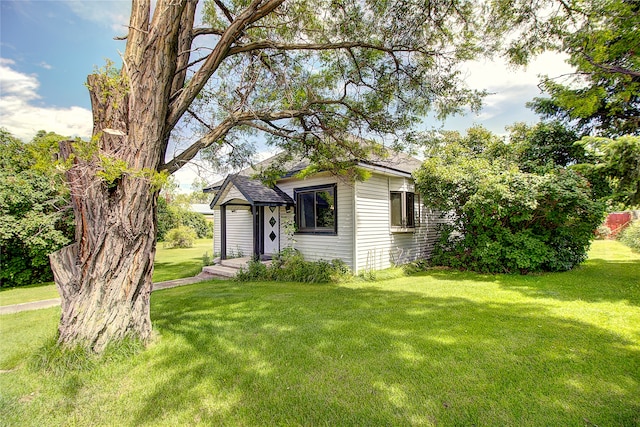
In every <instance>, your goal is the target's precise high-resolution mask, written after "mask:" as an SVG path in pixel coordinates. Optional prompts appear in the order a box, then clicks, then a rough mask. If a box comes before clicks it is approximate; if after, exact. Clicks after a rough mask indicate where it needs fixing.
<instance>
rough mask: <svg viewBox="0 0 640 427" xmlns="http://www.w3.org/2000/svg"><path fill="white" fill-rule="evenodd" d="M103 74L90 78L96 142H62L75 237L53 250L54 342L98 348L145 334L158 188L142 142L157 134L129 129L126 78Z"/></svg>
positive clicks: (151, 157) (154, 163) (155, 157)
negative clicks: (57, 310) (57, 313)
mask: <svg viewBox="0 0 640 427" xmlns="http://www.w3.org/2000/svg"><path fill="white" fill-rule="evenodd" d="M112 78H113V77H112ZM109 79H110V78H109V77H108V76H105V75H92V76H89V79H88V87H89V90H90V93H91V100H92V106H93V111H94V141H93V142H90V143H82V142H74V141H63V142H61V144H60V152H61V154H62V157H63V158H64V159H66V160H67V161H68V162H72V166H71V167H70V169H69V170H68V172H67V181H68V184H69V187H70V189H71V199H72V203H73V208H74V213H75V223H76V243H75V244H73V245H71V246H68V247H66V248H63V249H62V250H60V251H58V252H56V253H54V254H52V256H51V266H52V269H53V273H54V277H55V281H56V284H57V286H58V290H59V292H60V295H61V299H62V316H61V320H60V325H59V339H58V340H59V343H60V344H63V345H68V346H75V345H81V346H83V347H87V348H90V349H92V350H93V351H96V352H100V351H102V350H104V348H105V346H106V345H107V344H108V343H109V342H111V341H114V340H120V339H123V338H125V337H134V338H137V339H141V340H146V339H147V338H148V337H149V336H150V334H151V321H150V315H149V296H150V293H151V287H152V282H151V276H152V273H153V258H154V254H155V236H156V214H155V212H156V201H157V195H158V190H157V188H155V187H154V186H153V182H152V180H151V178H152V176H153V175H154V174H155V173H157V172H155V171H156V170H157V167H158V165H159V163H160V158H159V156H160V154H159V153H155V152H154V151H153V149H149V148H148V147H149V146H151V147H156V146H157V139H158V138H160V137H161V136H160V135H158V134H157V133H154V132H153V129H149V127H148V126H144V127H143V126H138V128H139V129H141V130H143V131H142V132H141V131H140V130H139V131H138V132H135V130H134V126H131V121H130V120H129V119H128V118H129V116H130V111H129V108H131V106H132V105H131V103H130V99H129V95H128V90H129V89H128V88H127V87H126V84H124V82H125V81H126V79H124V80H123V84H118V83H115V84H114V83H113V81H109ZM116 81H117V79H116ZM107 83H108V84H109V85H110V87H109V93H108V94H107V92H106V90H105V84H107ZM138 114H140V113H138ZM137 118H139V116H137ZM149 137H151V139H150V140H149V139H148V138H149ZM154 138H155V139H156V140H155V141H154V140H153V139H154ZM96 142H97V147H96V145H95V144H96ZM156 151H158V150H157V149H156ZM116 161H120V163H117V162H116Z"/></svg>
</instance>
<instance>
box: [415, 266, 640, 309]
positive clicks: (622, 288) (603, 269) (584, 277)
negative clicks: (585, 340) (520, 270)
mask: <svg viewBox="0 0 640 427" xmlns="http://www.w3.org/2000/svg"><path fill="white" fill-rule="evenodd" d="M419 275H423V276H429V277H433V278H436V279H438V280H443V281H453V282H457V283H460V282H463V281H465V280H471V281H474V282H495V283H499V284H500V285H501V286H502V287H503V288H505V289H509V290H515V291H518V292H521V293H522V294H523V295H526V296H528V297H534V298H536V297H541V298H553V299H557V300H560V301H574V300H582V301H589V302H601V301H610V302H619V301H627V302H629V303H630V304H632V305H635V306H640V260H628V261H608V260H604V259H598V258H596V259H590V260H588V261H587V262H585V263H584V264H581V265H579V266H578V267H576V268H575V269H573V270H571V271H566V272H561V273H544V274H529V275H517V274H496V275H488V274H476V273H472V272H461V271H455V270H430V271H428V272H425V273H419Z"/></svg>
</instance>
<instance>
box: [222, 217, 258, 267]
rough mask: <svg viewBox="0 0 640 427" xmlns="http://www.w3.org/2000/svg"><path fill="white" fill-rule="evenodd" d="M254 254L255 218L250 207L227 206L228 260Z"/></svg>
mask: <svg viewBox="0 0 640 427" xmlns="http://www.w3.org/2000/svg"><path fill="white" fill-rule="evenodd" d="M252 254H253V216H252V215H251V210H250V208H249V207H248V206H246V207H245V206H227V258H233V257H238V256H251V255H252Z"/></svg>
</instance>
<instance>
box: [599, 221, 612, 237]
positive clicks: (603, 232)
mask: <svg viewBox="0 0 640 427" xmlns="http://www.w3.org/2000/svg"><path fill="white" fill-rule="evenodd" d="M609 237H611V229H610V228H609V227H607V226H606V225H604V224H602V225H601V226H600V227H598V228H597V229H596V239H598V240H607V239H608V238H609Z"/></svg>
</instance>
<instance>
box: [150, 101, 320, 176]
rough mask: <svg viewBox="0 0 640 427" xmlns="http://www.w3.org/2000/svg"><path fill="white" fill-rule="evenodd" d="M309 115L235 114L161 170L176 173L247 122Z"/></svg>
mask: <svg viewBox="0 0 640 427" xmlns="http://www.w3.org/2000/svg"><path fill="white" fill-rule="evenodd" d="M306 114H309V111H307V110H283V111H276V112H273V111H261V112H252V111H250V112H241V113H236V114H233V115H231V116H229V117H227V118H226V119H224V120H223V121H222V123H220V124H219V125H218V126H216V127H215V128H213V129H212V130H211V132H208V133H207V134H206V135H204V136H203V137H202V138H200V139H199V140H197V141H196V142H194V143H193V144H191V146H189V147H188V148H187V149H185V150H184V151H183V152H182V153H180V154H179V155H177V156H176V157H174V158H173V159H171V160H170V161H169V162H167V163H165V164H164V165H162V166H160V168H159V170H166V171H167V172H169V173H174V172H175V171H177V170H178V169H180V168H181V167H182V166H184V165H185V164H186V163H188V162H189V161H190V160H191V159H193V158H194V157H195V156H196V155H197V154H198V152H199V151H200V150H202V149H203V148H207V147H209V146H210V145H212V144H213V143H215V142H216V141H218V140H220V139H221V138H223V137H224V136H225V135H226V134H227V133H229V131H230V130H231V129H233V128H234V127H236V126H239V125H240V124H247V123H246V122H249V121H253V120H261V121H275V120H283V119H291V118H295V117H302V116H304V115H306Z"/></svg>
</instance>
